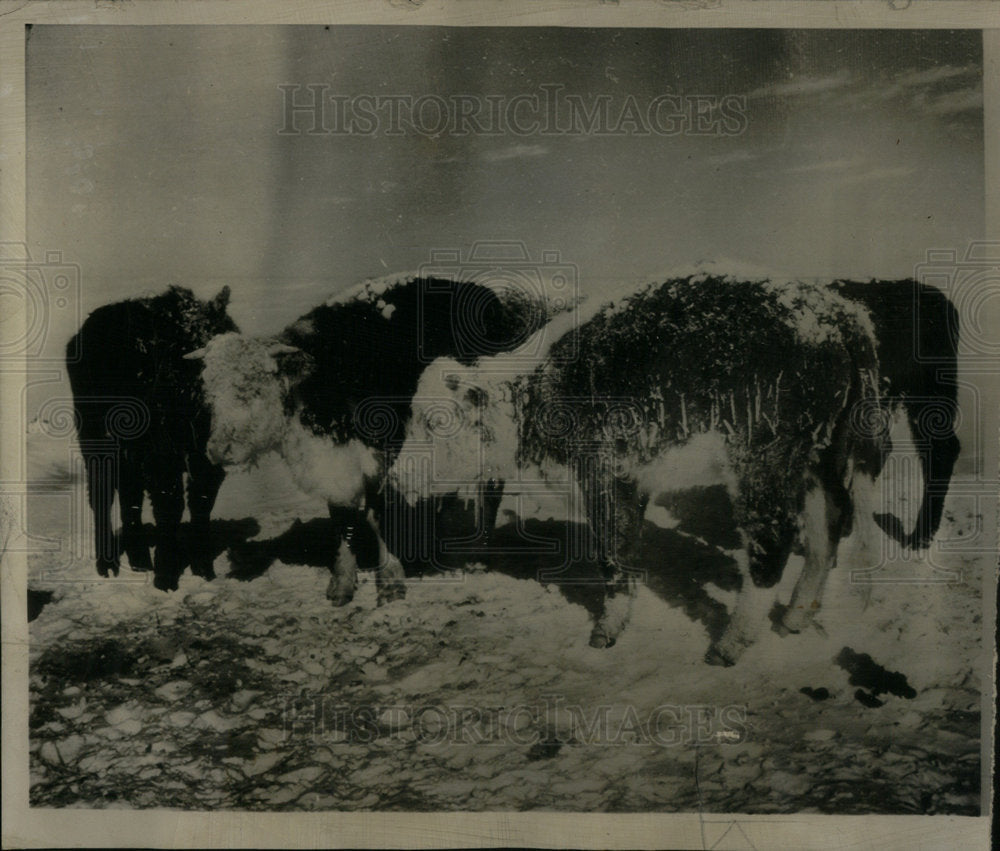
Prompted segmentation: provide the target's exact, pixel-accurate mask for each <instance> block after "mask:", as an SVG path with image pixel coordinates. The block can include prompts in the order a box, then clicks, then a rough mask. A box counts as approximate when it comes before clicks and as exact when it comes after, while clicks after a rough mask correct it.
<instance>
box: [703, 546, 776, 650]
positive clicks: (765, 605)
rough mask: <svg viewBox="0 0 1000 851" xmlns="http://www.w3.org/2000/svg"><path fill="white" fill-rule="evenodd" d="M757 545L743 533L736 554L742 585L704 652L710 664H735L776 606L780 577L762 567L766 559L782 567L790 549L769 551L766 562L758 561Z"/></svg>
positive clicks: (764, 558)
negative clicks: (720, 630)
mask: <svg viewBox="0 0 1000 851" xmlns="http://www.w3.org/2000/svg"><path fill="white" fill-rule="evenodd" d="M757 549H758V548H757V546H756V545H754V544H753V543H751V541H750V539H749V538H747V537H746V536H744V537H743V548H742V549H740V550H737V552H736V553H735V554H734V555H733V558H735V559H736V564H737V566H738V567H739V570H740V577H741V579H742V585H741V586H740V593H739V595H738V596H737V598H736V606H735V607H734V609H733V613H732V615H730V618H729V624H728V625H727V626H726V630H725V632H723V633H722V635H721V636H720V637H719V639H718V641H716V642H715V643H714V644H712V645H711V646H710V647H709V648H708V652H707V653H706V654H705V661H706V662H707V663H708V664H709V665H724V666H729V665H733V664H735V662H736V661H737V660H738V659H739V658H740V656H742V655H743V651H744V650H746V649H747V648H748V647H749V646H750V645H751V644H753V643H754V642H755V641H756V640H757V637H758V635H760V631H761V629H762V628H763V626H764V624H765V623H766V622H767V617H768V615H769V614H770V612H771V609H772V608H773V607H774V602H775V583H776V582H777V579H775V578H774V575H773V572H772V571H769V570H762V569H761V568H762V566H763V563H768V564H771V565H773V564H774V563H776V562H780V568H784V564H785V560H787V558H788V551H787V550H784V551H783V552H782V551H778V552H775V553H768V554H767V556H766V557H763V562H759V561H758V559H761V558H762V556H761V554H760V553H759V552H757ZM751 552H754V553H755V555H754V557H753V559H751V556H750V553H751ZM777 575H778V577H779V578H780V576H781V569H778V570H777Z"/></svg>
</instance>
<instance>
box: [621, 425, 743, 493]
mask: <svg viewBox="0 0 1000 851" xmlns="http://www.w3.org/2000/svg"><path fill="white" fill-rule="evenodd" d="M636 478H637V480H638V483H639V488H640V489H641V490H642V491H643V493H645V494H648V495H651V496H655V495H656V494H661V493H672V492H676V491H683V490H687V489H688V488H694V487H709V486H711V485H725V487H726V489H727V490H728V491H729V493H730V494H731V495H732V494H734V493H735V491H736V476H735V475H734V473H733V470H732V467H731V466H730V464H729V455H728V453H727V451H726V439H725V437H724V436H723V435H721V434H720V433H719V432H717V431H706V432H703V433H701V434H696V435H694V436H693V437H692V438H691V439H690V440H688V441H687V442H686V443H682V444H678V445H676V446H671V447H669V448H668V449H667V450H666V451H664V452H663V453H661V454H660V455H659V456H658V457H657V458H655V459H654V460H653V461H651V462H650V463H649V464H644V465H642V466H641V467H639V468H638V469H637V470H636Z"/></svg>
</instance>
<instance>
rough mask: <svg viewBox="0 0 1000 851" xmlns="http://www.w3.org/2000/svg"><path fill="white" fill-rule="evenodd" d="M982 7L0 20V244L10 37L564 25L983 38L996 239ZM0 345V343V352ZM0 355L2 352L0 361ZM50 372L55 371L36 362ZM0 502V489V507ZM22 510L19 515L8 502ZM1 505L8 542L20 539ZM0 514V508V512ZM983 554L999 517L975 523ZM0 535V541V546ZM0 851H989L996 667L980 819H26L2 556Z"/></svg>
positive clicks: (598, 3) (417, 10) (991, 590)
mask: <svg viewBox="0 0 1000 851" xmlns="http://www.w3.org/2000/svg"><path fill="white" fill-rule="evenodd" d="M997 9H998V7H997V4H996V3H993V2H990V0H983V2H966V0H954V2H931V0H924V2H922V1H921V0H915V2H910V0H903V2H895V1H894V0H883V2H872V0H855V2H850V3H839V2H836V1H835V0H829V2H828V1H827V0H820V2H816V1H815V0H761V2H754V0H636V2H628V0H623V2H621V3H618V2H602V0H593V2H573V3H570V2H566V0H522V1H521V2H516V3H503V2H498V0H462V2H446V0H426V2H420V0H386V2H384V3H379V4H371V3H367V2H364V0H350V2H341V3H338V4H336V5H331V4H328V3H322V2H312V1H311V0H308V1H307V0H296V2H290V3H283V4H277V3H270V2H263V0H250V2H238V3H237V2H222V1H221V0H205V2H198V0H177V2H172V3H157V2H152V0H150V2H141V0H140V2H132V3H119V2H115V1H114V0H95V2H84V0H81V2H72V0H70V2H51V3H50V2H44V0H37V2H33V0H29V2H24V3H16V2H12V3H7V2H4V3H2V5H0V56H2V57H3V60H2V65H0V191H2V195H0V197H2V203H0V241H3V242H6V243H11V242H13V243H26V242H27V239H26V158H27V150H26V141H25V129H26V122H25V106H26V98H25V25H27V24H62V25H68V26H78V25H115V26H136V25H165V24H192V25H261V24H266V25H274V24H277V25H289V24H294V25H303V24H328V25H346V24H380V25H392V26H477V27H497V26H510V27H515V26H525V27H540V26H571V27H594V28H601V27H664V28H682V29H683V28H769V27H773V28H780V29H797V28H801V29H813V28H850V29H868V28H873V29H875V28H886V29H896V28H898V29H923V28H927V29H977V30H982V31H983V55H984V107H983V109H984V140H985V147H986V151H985V178H984V180H985V190H986V210H985V223H986V229H985V233H984V234H983V235H982V236H983V238H984V239H986V240H988V241H1000V16H998V14H997ZM25 331H26V327H25V317H24V316H14V317H3V322H2V323H0V337H7V338H8V339H20V336H19V335H23V333H25ZM2 342H3V340H2V339H0V343H2ZM0 351H2V349H0ZM46 368H48V370H49V371H50V372H51V371H52V369H53V365H51V364H48V365H38V366H37V370H38V371H40V372H44V371H45V369H46ZM34 371H35V370H33V368H32V364H31V363H29V362H27V360H26V359H25V358H23V357H20V358H19V357H17V356H13V357H11V356H5V357H2V358H0V481H5V482H10V481H14V480H17V479H18V478H19V477H23V475H24V473H23V471H24V470H25V469H26V466H25V455H24V453H25V447H24V424H25V421H26V420H25V413H26V412H25V411H23V410H22V408H23V405H24V400H25V398H26V397H25V396H24V394H23V389H24V386H25V384H26V383H27V382H28V381H29V378H30V375H29V373H33V372H34ZM976 374H977V376H978V375H981V376H982V377H983V378H982V380H983V381H984V382H985V384H986V386H984V387H982V388H981V390H982V392H983V393H984V395H985V397H986V398H987V399H992V400H994V401H995V400H998V399H1000V363H996V364H993V365H992V366H988V367H985V368H984V367H981V366H979V365H977V369H976ZM985 410H986V412H985V414H984V417H985V418H986V421H985V422H983V423H981V426H982V427H983V428H984V429H985V431H984V433H985V434H987V435H992V436H995V435H996V434H997V405H987V406H985ZM985 446H986V448H987V449H986V451H987V455H986V458H985V459H984V460H985V465H986V466H985V469H987V470H996V469H997V441H996V439H995V437H993V438H992V439H988V440H987V441H986V442H985ZM4 497H5V494H4V493H2V492H0V499H2V498H4ZM22 502H23V501H22ZM11 504H12V505H13V508H14V519H13V523H14V528H21V529H23V528H25V525H24V523H23V518H21V517H19V516H18V513H19V512H20V510H21V508H22V506H21V505H19V504H17V503H13V502H12V503H11ZM2 507H3V506H0V508H2ZM984 523H985V524H986V529H985V532H986V535H987V537H988V539H989V540H993V541H996V540H997V517H996V515H995V514H993V515H989V516H986V517H985V518H984ZM2 531H3V530H0V532H2ZM2 559H3V561H2V568H3V569H2V571H0V573H2V592H0V603H2V637H3V671H2V677H3V679H2V684H3V693H4V698H3V751H2V752H3V766H2V771H3V775H2V779H3V805H4V806H3V816H2V818H3V844H4V846H5V847H8V848H31V847H62V848H69V847H146V848H160V847H164V848H165V847H170V848H184V847H206V848H217V847H258V848H261V847H289V848H318V847H387V848H404V847H405V848H423V847H427V848H448V847H544V848H558V847H574V848H658V847H670V848H780V847H789V848H803V849H804V848H843V847H879V848H911V849H918V848H933V847H955V848H980V847H981V848H987V847H989V842H990V824H991V818H990V815H989V811H990V810H992V801H991V798H992V788H993V763H994V746H993V729H992V725H991V724H987V723H986V722H985V719H993V718H994V714H995V709H994V707H995V695H996V680H995V676H994V671H995V660H996V654H995V650H994V656H993V658H994V667H993V668H992V669H991V670H990V671H989V672H984V674H987V673H988V677H986V678H984V680H983V698H982V699H983V705H982V710H983V718H984V736H983V741H982V747H983V761H982V770H983V784H982V789H983V796H984V815H982V816H980V817H977V818H972V817H956V816H822V815H808V814H791V815H759V816H753V815H742V814H741V815H726V814H718V813H710V814H699V813H681V814H674V813H662V814H661V813H636V814H586V813H583V814H581V813H569V812H538V811H533V812H521V813H517V812H500V813H492V812H487V813H471V812H470V813H395V812H365V813H346V812H344V813H341V812H327V813H305V812H295V813H260V812H232V811H225V812H214V813H209V812H188V811H179V810H147V811H131V810H86V809H76V808H74V809H65V810H58V809H47V808H29V806H28V747H29V739H28V725H27V717H28V688H27V679H28V628H27V622H26V605H25V598H26V588H27V556H26V554H25V553H23V552H7V553H6V554H3V555H2ZM996 581H997V577H996V574H995V572H994V573H993V574H992V576H991V577H990V578H989V579H988V581H987V582H986V583H984V589H983V590H984V594H983V636H982V638H983V646H984V648H995V643H996V636H995V623H996Z"/></svg>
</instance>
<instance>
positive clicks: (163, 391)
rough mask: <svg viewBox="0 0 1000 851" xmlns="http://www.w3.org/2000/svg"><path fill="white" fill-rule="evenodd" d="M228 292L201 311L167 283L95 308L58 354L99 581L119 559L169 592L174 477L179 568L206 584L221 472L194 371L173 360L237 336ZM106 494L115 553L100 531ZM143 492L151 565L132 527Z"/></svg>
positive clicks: (138, 522)
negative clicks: (183, 532)
mask: <svg viewBox="0 0 1000 851" xmlns="http://www.w3.org/2000/svg"><path fill="white" fill-rule="evenodd" d="M229 295H230V291H229V287H224V288H223V289H222V291H221V292H219V294H218V295H216V296H215V298H214V299H212V300H211V301H207V302H206V301H201V300H199V299H197V298H195V296H194V294H193V293H192V292H191V290H189V289H186V288H184V287H180V286H171V287H169V288H168V289H167V290H166V292H164V293H161V294H160V295H156V296H149V297H144V298H135V299H127V300H125V301H121V302H117V303H114V304H109V305H105V306H103V307H100V308H98V309H97V310H95V311H94V312H93V313H91V314H90V316H88V317H87V319H86V320H85V321H84V323H83V325H82V326H81V328H80V330H79V332H78V333H77V334H76V335H75V336H74V337H73V339H72V340H70V342H69V344H68V346H67V349H66V352H67V359H66V370H67V372H68V374H69V381H70V387H71V389H72V392H73V405H74V409H75V414H76V424H77V431H78V439H79V444H80V452H81V454H82V456H83V459H84V463H85V468H86V478H87V491H88V498H89V502H90V507H91V510H92V511H93V515H94V543H95V553H96V561H97V573H98V575H100V576H103V577H107V576H108V575H109V573H111V574H114V575H115V576H117V575H118V572H119V556H120V553H121V552H122V551H124V552H125V553H126V555H127V556H128V560H129V564H130V565H131V567H132V569H133V570H135V571H148V570H150V569H152V570H153V572H154V577H153V581H154V585H155V586H156V587H157V588H159V589H161V590H173V589H176V588H177V583H178V578H179V576H180V573H181V571H182V569H183V560H182V556H181V548H180V544H179V542H178V530H179V527H180V521H181V516H182V514H183V512H184V482H183V478H184V473H185V472H186V473H187V474H188V479H187V506H188V510H189V512H190V515H191V532H192V534H191V540H192V547H191V552H190V553H189V556H190V562H191V569H192V572H194V573H196V574H198V575H201V576H205V577H207V578H211V577H212V555H211V551H210V535H209V517H210V515H211V512H212V508H213V506H214V505H215V499H216V496H217V495H218V492H219V488H220V487H221V485H222V480H223V478H224V476H225V473H224V471H223V470H222V468H221V467H219V466H218V465H216V464H213V463H211V462H210V461H209V460H208V458H207V457H206V455H205V445H206V443H207V441H208V425H209V418H208V411H207V408H206V407H205V402H204V398H203V396H202V389H201V383H200V379H199V375H198V373H199V368H198V364H195V363H192V362H191V361H189V360H185V359H184V355H185V354H186V353H187V352H189V351H191V349H192V348H197V347H198V346H203V345H205V343H207V342H208V340H209V339H211V338H212V337H214V336H216V335H217V334H222V333H227V332H235V331H237V330H238V329H237V327H236V324H235V323H234V322H233V320H232V319H231V318H230V317H229V315H228V314H227V312H226V307H227V305H228V303H229ZM116 493H117V496H118V501H119V507H120V510H121V524H122V525H121V541H120V546H119V544H118V543H116V541H115V536H114V534H113V532H112V526H111V507H112V504H113V502H114V498H115V495H116ZM145 493H148V494H149V497H150V501H151V502H152V506H153V518H154V521H155V533H154V544H155V562H151V561H150V553H149V545H148V542H147V539H146V537H145V535H144V534H143V528H142V505H143V500H144V496H145Z"/></svg>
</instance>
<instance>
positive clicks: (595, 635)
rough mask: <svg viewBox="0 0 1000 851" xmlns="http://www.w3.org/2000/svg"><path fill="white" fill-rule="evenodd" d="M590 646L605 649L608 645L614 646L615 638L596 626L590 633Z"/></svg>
mask: <svg viewBox="0 0 1000 851" xmlns="http://www.w3.org/2000/svg"><path fill="white" fill-rule="evenodd" d="M590 646H591V647H596V648H597V649H598V650H605V649H607V648H608V647H614V646H615V639H614V638H612V637H611V636H610V635H608V634H607V633H606V632H605V631H604V630H603V629H601V628H600V627H596V628H595V629H594V631H593V632H592V633H590Z"/></svg>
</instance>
